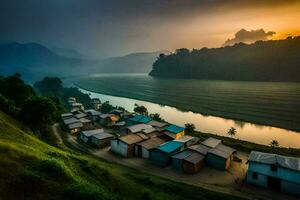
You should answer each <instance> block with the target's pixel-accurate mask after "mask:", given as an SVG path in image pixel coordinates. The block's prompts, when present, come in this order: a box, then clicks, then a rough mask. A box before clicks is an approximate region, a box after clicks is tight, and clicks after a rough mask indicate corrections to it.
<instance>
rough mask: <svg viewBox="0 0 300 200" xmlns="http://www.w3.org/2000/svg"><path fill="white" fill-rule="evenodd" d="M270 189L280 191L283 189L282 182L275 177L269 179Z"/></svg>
mask: <svg viewBox="0 0 300 200" xmlns="http://www.w3.org/2000/svg"><path fill="white" fill-rule="evenodd" d="M268 187H269V188H271V189H275V190H280V188H281V180H280V179H279V178H275V177H271V176H269V177H268Z"/></svg>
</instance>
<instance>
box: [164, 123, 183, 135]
mask: <svg viewBox="0 0 300 200" xmlns="http://www.w3.org/2000/svg"><path fill="white" fill-rule="evenodd" d="M165 130H166V131H169V132H171V133H175V134H176V133H180V132H182V131H184V128H183V127H180V126H176V125H174V124H171V125H169V126H167V128H166V129H165Z"/></svg>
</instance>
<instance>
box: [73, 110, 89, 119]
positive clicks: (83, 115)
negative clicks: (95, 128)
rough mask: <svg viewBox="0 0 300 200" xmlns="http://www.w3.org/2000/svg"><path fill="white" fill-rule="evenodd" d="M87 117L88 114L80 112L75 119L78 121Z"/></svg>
mask: <svg viewBox="0 0 300 200" xmlns="http://www.w3.org/2000/svg"><path fill="white" fill-rule="evenodd" d="M84 117H87V114H85V113H83V112H79V113H78V114H76V115H75V118H77V119H81V118H84Z"/></svg>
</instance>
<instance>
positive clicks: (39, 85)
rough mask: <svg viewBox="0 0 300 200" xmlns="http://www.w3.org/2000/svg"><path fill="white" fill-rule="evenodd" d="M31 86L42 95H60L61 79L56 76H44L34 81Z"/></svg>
mask: <svg viewBox="0 0 300 200" xmlns="http://www.w3.org/2000/svg"><path fill="white" fill-rule="evenodd" d="M33 87H34V88H35V89H36V90H37V91H38V92H39V93H40V94H42V95H45V96H56V97H59V96H61V95H62V90H63V86H62V81H61V80H60V79H59V78H57V77H45V78H44V79H43V80H40V81H37V82H35V83H34V85H33Z"/></svg>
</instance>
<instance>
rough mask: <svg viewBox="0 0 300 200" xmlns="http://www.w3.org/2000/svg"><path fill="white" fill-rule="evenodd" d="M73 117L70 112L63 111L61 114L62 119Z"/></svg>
mask: <svg viewBox="0 0 300 200" xmlns="http://www.w3.org/2000/svg"><path fill="white" fill-rule="evenodd" d="M72 117H74V115H73V114H72V113H63V114H61V118H62V119H63V120H64V119H69V118H72Z"/></svg>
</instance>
